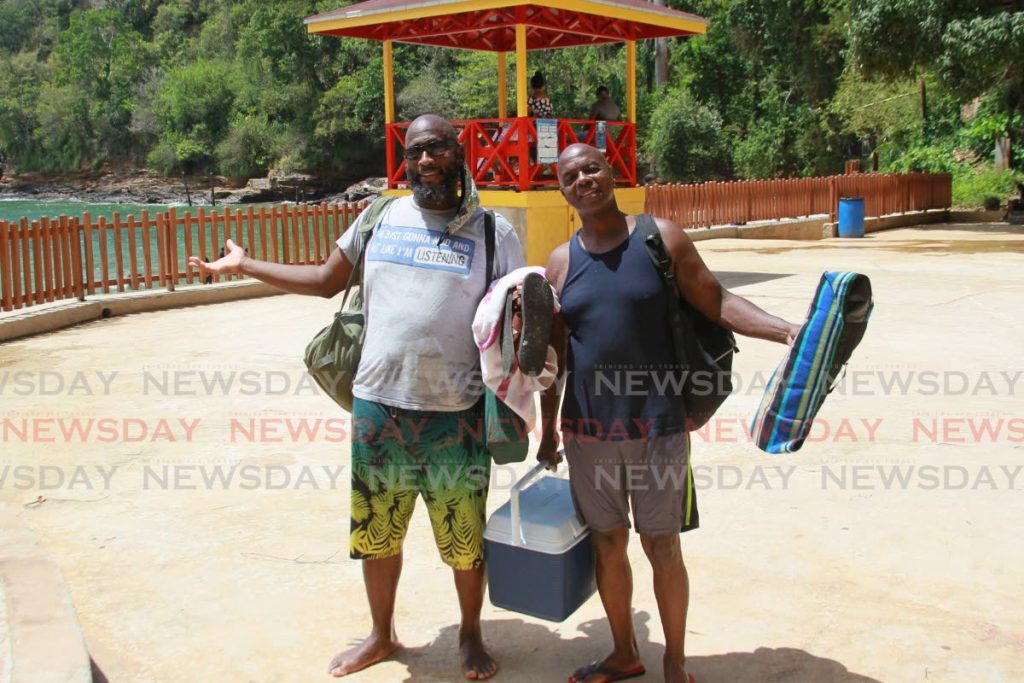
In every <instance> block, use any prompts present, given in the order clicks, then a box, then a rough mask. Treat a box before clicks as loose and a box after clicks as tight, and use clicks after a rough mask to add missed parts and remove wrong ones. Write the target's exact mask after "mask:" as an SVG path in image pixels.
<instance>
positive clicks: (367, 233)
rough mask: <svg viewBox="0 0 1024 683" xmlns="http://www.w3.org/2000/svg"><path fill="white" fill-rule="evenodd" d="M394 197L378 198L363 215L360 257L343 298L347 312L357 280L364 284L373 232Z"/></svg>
mask: <svg viewBox="0 0 1024 683" xmlns="http://www.w3.org/2000/svg"><path fill="white" fill-rule="evenodd" d="M394 199H395V198H394V197H385V196H381V197H377V198H376V199H374V200H373V203H372V204H370V208H368V209H367V210H366V213H365V214H363V220H362V221H360V222H359V233H360V235H361V236H362V245H361V246H360V248H359V255H358V256H356V262H355V263H354V264H352V272H351V273H349V275H348V284H346V285H345V294H344V296H342V297H341V309H340V310H342V311H344V310H345V304H346V303H347V302H348V295H349V292H351V291H352V285H353V284H355V282H356V280H357V279H358V280H359V286H360V287H362V284H363V277H362V271H363V261H364V260H366V247H367V246H368V245H369V244H370V239H371V238H372V237H373V231H374V230H376V228H377V224H378V223H380V219H381V218H382V217H383V216H384V210H385V209H387V208H388V206H390V205H391V202H392V201H394Z"/></svg>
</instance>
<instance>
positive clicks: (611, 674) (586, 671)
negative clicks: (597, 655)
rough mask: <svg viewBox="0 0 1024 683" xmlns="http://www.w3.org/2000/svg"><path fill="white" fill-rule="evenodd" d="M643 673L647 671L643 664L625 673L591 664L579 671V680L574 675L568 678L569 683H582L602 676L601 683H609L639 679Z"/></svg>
mask: <svg viewBox="0 0 1024 683" xmlns="http://www.w3.org/2000/svg"><path fill="white" fill-rule="evenodd" d="M645 673H647V669H645V668H644V665H643V664H638V665H637V666H635V667H633V668H632V669H626V670H625V671H615V670H614V669H609V668H608V667H606V666H605V665H604V664H602V663H601V662H591V663H590V664H588V665H587V666H585V667H583V669H582V670H580V674H582V676H581V677H580V678H577V677H576V675H575V674H573V675H572V676H570V677H569V683H583V681H585V680H587V679H588V678H590V677H591V676H595V675H596V676H604V681H602V683H611V682H612V681H625V680H627V679H630V678H640V677H641V676H643V675H644V674H645Z"/></svg>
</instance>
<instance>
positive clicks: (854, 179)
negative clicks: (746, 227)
mask: <svg viewBox="0 0 1024 683" xmlns="http://www.w3.org/2000/svg"><path fill="white" fill-rule="evenodd" d="M645 190H646V210H647V212H648V213H651V214H654V215H655V216H660V217H662V218H668V219H670V220H672V221H674V222H675V223H678V224H679V225H681V226H682V227H684V228H706V227H711V226H712V225H729V224H744V223H749V222H751V221H758V220H776V219H779V218H799V217H801V216H815V215H822V214H825V215H828V216H830V217H831V219H832V220H835V216H836V210H837V207H838V204H839V199H840V198H841V197H863V199H864V214H865V216H886V215H890V214H897V213H907V212H908V211H926V210H929V209H948V208H949V207H950V206H951V205H952V199H953V179H952V176H950V175H949V174H948V173H904V174H875V173H869V174H854V175H841V176H828V177H821V178H794V179H784V180H740V181H735V182H727V183H700V184H694V185H675V184H669V185H648V186H646V188H645Z"/></svg>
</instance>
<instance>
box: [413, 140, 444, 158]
mask: <svg viewBox="0 0 1024 683" xmlns="http://www.w3.org/2000/svg"><path fill="white" fill-rule="evenodd" d="M453 146H454V145H453V144H452V142H451V141H450V140H437V141H435V142H428V143H427V144H425V145H413V146H412V147H406V148H405V150H403V151H402V156H404V157H405V158H406V160H408V161H415V160H417V159H419V158H420V157H422V156H423V153H424V152H426V153H427V154H429V155H430V156H432V157H434V158H435V159H436V158H437V157H443V156H445V155H447V154H448V153H449V152H451V151H452V147H453Z"/></svg>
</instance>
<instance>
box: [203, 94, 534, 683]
mask: <svg viewBox="0 0 1024 683" xmlns="http://www.w3.org/2000/svg"><path fill="white" fill-rule="evenodd" d="M403 155H404V157H405V163H406V175H407V176H408V179H409V185H410V186H411V188H412V194H411V195H409V196H404V197H400V198H398V199H395V200H394V201H392V202H391V203H390V204H389V205H387V206H386V207H385V208H384V210H383V214H382V215H381V216H380V218H379V219H378V222H377V225H376V227H375V228H374V229H373V231H372V232H367V231H364V230H361V229H360V228H361V227H362V224H361V222H362V221H363V220H364V219H365V217H366V215H367V212H363V213H362V214H360V216H359V218H357V219H356V222H355V223H354V224H353V225H352V226H350V227H349V228H348V230H346V231H345V233H344V234H343V235H342V236H341V237H340V238H339V239H338V249H336V250H334V251H333V252H332V253H331V255H330V256H329V257H328V259H327V262H326V263H325V264H323V265H284V264H278V263H269V262H266V261H257V260H254V259H251V258H249V257H247V256H246V255H245V254H244V253H243V251H242V249H241V247H239V246H237V245H236V244H234V243H233V242H231V241H228V243H227V253H226V254H225V255H224V257H223V258H221V259H218V260H217V261H215V262H213V263H203V262H202V261H201V260H200V259H199V258H196V257H193V258H191V259H189V263H190V265H193V266H196V267H198V268H199V269H200V274H201V275H202V276H203V277H206V276H207V274H208V273H210V274H213V275H225V274H233V273H242V274H245V275H249V276H251V277H255V278H257V279H259V280H262V281H263V282H266V283H268V284H270V285H273V286H275V287H277V288H279V289H283V290H285V291H287V292H292V293H294V294H308V295H311V296H320V297H326V298H331V297H333V296H335V295H336V294H338V293H339V292H341V291H342V290H344V289H345V287H346V285H347V283H348V280H349V275H350V274H351V273H352V271H353V267H354V266H353V264H354V263H358V262H360V260H362V264H363V265H362V268H363V278H362V289H363V291H364V292H365V294H364V296H365V299H364V301H365V307H366V310H367V314H368V315H367V324H366V328H365V343H364V345H363V348H362V354H361V356H360V359H359V367H358V369H357V372H356V377H355V381H354V383H353V386H352V393H353V395H354V397H355V400H354V402H353V406H352V425H353V428H352V432H353V434H352V455H351V477H352V497H351V527H350V533H349V555H350V557H352V559H357V560H361V561H362V572H363V583H364V584H365V587H366V596H367V600H368V602H369V612H370V617H371V620H372V625H371V629H370V634H369V636H367V638H366V639H365V640H364V641H362V642H361V643H359V644H357V645H355V646H354V647H351V648H349V649H347V650H345V651H343V652H341V653H340V654H338V655H337V656H335V657H334V659H333V660H331V662H330V664H329V665H328V667H327V669H328V673H330V674H331V675H332V676H335V677H341V676H346V675H348V674H351V673H354V672H356V671H359V670H361V669H365V668H366V667H368V666H371V665H373V664H376V663H377V662H380V661H381V660H384V659H387V658H388V657H390V656H391V655H392V654H393V653H394V652H395V651H396V650H398V649H399V647H400V644H399V642H398V637H397V635H396V633H395V600H396V594H397V591H398V579H399V577H400V576H401V573H402V552H403V545H404V541H405V535H406V532H407V531H408V529H409V523H410V520H411V518H412V514H413V510H414V508H415V506H416V499H417V498H420V497H422V498H423V502H424V503H425V504H426V507H427V512H428V514H429V516H430V524H431V527H432V529H433V532H434V539H435V543H436V546H437V549H438V552H439V554H440V556H441V560H442V561H443V562H444V563H445V564H446V565H448V566H449V567H451V569H452V576H453V578H454V581H455V592H456V594H457V596H458V602H459V609H460V612H461V617H462V619H461V624H460V627H459V636H458V648H459V659H460V661H461V666H462V675H463V676H464V677H465V678H467V679H470V680H484V679H487V678H490V677H491V676H493V675H494V674H495V673H496V672H497V670H498V665H497V663H496V662H495V660H494V658H493V657H492V656H491V654H490V653H489V652H488V650H487V648H486V646H485V645H484V641H483V633H482V630H481V624H480V612H481V609H482V607H483V601H484V588H485V586H486V573H485V565H484V543H483V532H484V526H485V522H486V519H485V515H486V511H487V493H488V486H489V484H490V467H491V455H490V453H489V451H488V450H487V446H486V444H485V443H484V442H483V434H482V430H480V429H478V428H476V429H474V428H472V427H473V425H479V424H481V423H482V421H483V415H484V411H483V401H482V396H483V391H484V388H483V383H482V382H481V381H479V378H480V376H481V370H480V351H479V349H478V348H477V346H476V342H475V341H474V338H473V329H472V323H473V318H474V315H475V314H476V310H477V306H478V304H479V303H480V301H481V299H482V298H483V296H484V293H485V292H486V291H487V287H488V285H489V284H490V281H491V280H490V278H491V276H492V275H493V276H494V277H495V278H498V277H502V276H504V275H506V274H508V273H510V272H512V271H513V270H515V269H517V268H520V267H521V266H522V265H523V255H522V247H521V245H520V243H519V238H518V237H517V236H516V232H515V229H514V228H513V227H512V225H511V224H510V223H509V222H508V221H507V220H505V219H504V218H503V217H502V216H500V215H498V214H495V215H494V220H493V222H491V221H489V220H488V219H487V214H486V212H485V211H484V209H483V208H481V207H480V199H479V195H478V194H477V192H476V187H475V186H474V184H473V180H472V177H471V176H470V175H469V170H468V169H467V168H466V166H465V150H464V148H463V147H462V145H461V144H460V143H459V140H458V134H457V133H456V131H455V128H453V127H452V125H451V124H450V123H449V122H448V121H446V120H444V119H442V118H440V117H438V116H434V115H430V114H428V115H425V116H420V117H419V118H417V119H416V120H414V121H413V122H412V123H411V124H410V125H409V129H408V131H407V133H406V136H405V150H404V152H403ZM488 226H491V227H488ZM492 231H493V233H492ZM488 235H493V240H492V239H488ZM488 243H490V245H491V246H490V248H488ZM488 252H490V253H492V254H493V261H494V262H493V265H492V269H491V270H492V272H490V273H488V272H487V265H488V264H487V260H488V259H487V258H486V256H485V255H486V254H488ZM474 378H475V379H474ZM467 425H469V426H470V427H471V428H469V429H467V428H466V426H467ZM414 580H415V578H414ZM431 599H432V600H441V599H445V596H432V597H431ZM431 607H432V605H418V606H417V607H416V608H415V609H420V610H426V611H427V612H429V610H430V609H431ZM324 608H325V609H335V610H346V609H348V606H346V605H335V606H333V607H329V606H326V605H325V606H324Z"/></svg>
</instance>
